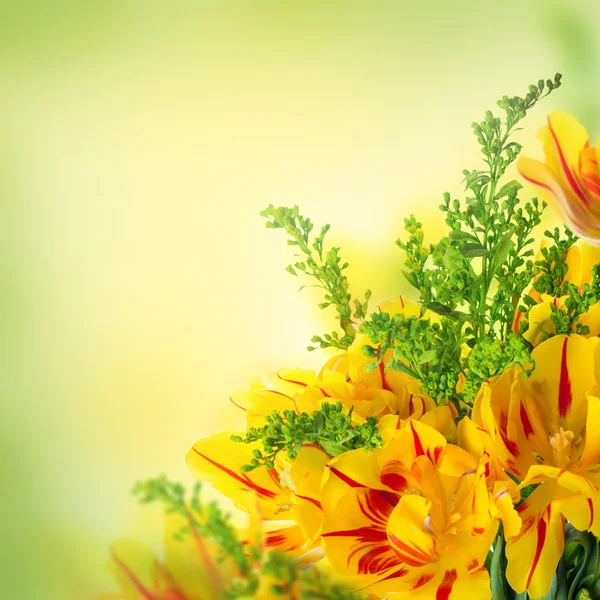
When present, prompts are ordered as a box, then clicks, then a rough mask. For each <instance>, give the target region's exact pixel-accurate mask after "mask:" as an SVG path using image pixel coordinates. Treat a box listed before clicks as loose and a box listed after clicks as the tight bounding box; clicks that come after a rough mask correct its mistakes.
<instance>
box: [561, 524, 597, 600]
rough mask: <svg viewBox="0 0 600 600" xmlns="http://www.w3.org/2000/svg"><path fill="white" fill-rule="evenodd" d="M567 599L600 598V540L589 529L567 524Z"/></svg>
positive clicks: (565, 558) (565, 557) (564, 557)
mask: <svg viewBox="0 0 600 600" xmlns="http://www.w3.org/2000/svg"><path fill="white" fill-rule="evenodd" d="M563 561H564V563H565V566H566V576H567V588H568V595H567V596H566V600H586V599H587V598H590V599H591V598H600V540H598V538H596V537H595V536H594V535H593V534H591V533H590V532H587V531H577V530H576V529H575V528H574V527H573V526H571V525H570V524H569V525H567V533H566V539H565V553H564V556H563Z"/></svg>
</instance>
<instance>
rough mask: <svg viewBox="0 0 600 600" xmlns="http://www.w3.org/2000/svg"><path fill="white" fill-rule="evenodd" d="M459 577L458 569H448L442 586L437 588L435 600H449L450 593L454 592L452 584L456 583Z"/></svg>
mask: <svg viewBox="0 0 600 600" xmlns="http://www.w3.org/2000/svg"><path fill="white" fill-rule="evenodd" d="M457 577H458V575H457V573H456V569H452V570H451V571H446V573H445V574H444V579H443V580H442V583H441V584H440V587H439V588H438V589H437V593H436V595H435V600H449V598H450V594H451V593H452V586H453V585H454V582H455V581H456V579H457Z"/></svg>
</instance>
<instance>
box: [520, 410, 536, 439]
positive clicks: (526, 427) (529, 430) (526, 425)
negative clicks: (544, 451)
mask: <svg viewBox="0 0 600 600" xmlns="http://www.w3.org/2000/svg"><path fill="white" fill-rule="evenodd" d="M520 414H521V423H522V424H523V431H524V432H525V437H526V438H529V436H530V435H532V434H533V427H532V426H531V421H530V420H529V417H528V416H527V411H526V410H525V406H524V405H523V403H522V402H521V410H520Z"/></svg>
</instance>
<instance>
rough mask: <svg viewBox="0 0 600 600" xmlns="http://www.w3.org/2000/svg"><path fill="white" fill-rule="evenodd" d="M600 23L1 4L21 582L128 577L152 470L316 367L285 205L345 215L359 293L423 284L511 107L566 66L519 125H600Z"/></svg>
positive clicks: (393, 11) (13, 459)
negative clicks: (135, 488) (144, 484)
mask: <svg viewBox="0 0 600 600" xmlns="http://www.w3.org/2000/svg"><path fill="white" fill-rule="evenodd" d="M599 26H600V4H599V3H597V2H595V1H589V2H581V1H577V2H553V1H548V0H545V1H544V2H541V1H540V2H538V1H532V2H523V1H522V0H517V1H514V0H505V1H504V2H502V3H497V2H480V1H470V2H464V1H463V2H461V1H455V2H445V1H437V2H434V1H425V2H418V3H414V2H402V1H397V2H381V1H371V2H357V1H352V0H346V1H342V0H331V1H328V2H323V1H321V0H319V1H315V0H304V1H303V2H292V1H289V2H286V1H281V0H279V1H275V0H271V1H268V0H263V1H260V0H255V1H250V0H247V1H241V0H240V1H230V2H227V1H224V2H204V1H196V2H193V1H177V0H174V1H172V2H158V1H153V0H104V1H103V2H88V1H81V0H79V1H62V2H59V1H56V0H41V1H37V2H36V1H30V2H21V1H19V0H1V1H0V45H1V46H2V52H1V53H0V82H1V86H0V156H1V161H0V168H1V177H0V207H1V213H0V215H1V217H0V248H1V252H0V275H1V277H0V286H1V296H0V323H1V324H2V335H1V336H0V348H1V352H2V356H1V361H0V369H1V373H2V375H1V378H0V391H1V402H2V407H3V410H2V418H1V420H0V428H1V431H0V433H1V438H0V443H1V449H2V458H1V459H0V465H1V466H2V470H3V479H2V490H1V492H0V498H1V499H0V509H1V510H2V515H3V519H2V521H3V531H4V533H5V535H4V537H3V540H2V543H1V544H0V547H1V549H0V564H1V565H2V566H1V567H0V568H1V569H2V570H3V571H5V573H4V574H3V575H2V592H1V593H0V595H2V597H6V598H11V599H18V600H21V599H23V600H37V599H38V598H39V599H43V600H54V599H60V600H62V599H63V598H64V599H67V600H71V599H84V600H87V599H91V598H94V596H95V595H96V594H97V593H98V592H100V591H110V590H113V589H114V584H113V583H112V581H111V578H110V575H109V574H108V572H107V571H106V569H105V563H106V560H107V548H108V545H109V544H110V542H111V541H112V540H113V539H114V538H117V537H136V538H138V539H140V540H142V541H145V542H147V543H148V544H150V545H151V546H153V547H154V548H156V549H157V550H159V549H160V546H161V521H160V518H159V515H158V512H157V511H154V510H153V509H152V508H148V509H139V508H138V507H137V506H136V504H135V502H134V501H133V500H132V499H131V498H130V496H129V490H130V488H131V485H132V483H133V482H134V481H135V480H136V479H138V478H141V477H149V476H153V475H156V474H159V473H162V472H166V473H168V474H169V475H171V476H173V477H175V478H179V479H181V480H182V481H189V476H188V473H187V471H186V467H185V464H184V456H185V453H186V451H187V449H188V447H189V446H190V444H191V443H192V442H194V441H195V439H197V438H198V437H201V436H203V435H207V434H209V433H211V432H213V431H216V430H218V429H233V428H235V427H236V426H238V425H239V424H240V418H239V416H238V415H237V414H236V413H235V412H234V411H233V409H232V408H231V406H230V405H229V402H228V396H229V394H230V393H232V392H233V391H235V390H237V389H240V388H243V387H244V386H245V384H246V381H247V380H248V378H249V377H251V376H254V375H265V374H266V373H268V372H269V371H272V370H276V369H278V368H280V367H284V366H304V367H318V366H319V364H320V362H321V361H322V360H323V356H322V355H319V353H312V354H309V353H307V352H306V351H305V348H306V345H307V343H308V341H309V339H310V336H311V335H312V334H314V333H322V332H323V331H324V330H326V329H327V328H329V327H330V326H331V325H332V322H331V321H330V320H329V316H328V315H327V314H326V313H323V312H321V311H319V310H318V309H317V308H316V304H315V300H316V296H315V295H314V292H311V291H310V290H309V291H304V292H302V293H297V288H298V285H299V284H298V281H296V280H294V279H292V277H290V276H289V275H288V274H287V273H285V271H284V269H285V266H286V265H287V264H288V263H289V262H290V259H291V249H290V248H289V247H288V246H286V245H285V242H284V239H283V237H282V235H280V233H281V232H270V231H267V230H265V229H264V223H263V219H261V217H259V216H258V213H259V211H260V210H261V209H262V208H264V207H265V206H266V205H267V204H269V203H273V204H285V205H293V204H299V205H300V206H301V208H302V210H303V211H304V213H305V214H307V215H310V216H311V217H312V219H313V221H315V222H316V223H317V225H321V224H323V223H332V225H333V229H332V232H331V234H330V241H331V242H332V243H335V244H339V245H341V246H342V248H343V256H344V258H345V259H347V260H348V261H349V262H350V263H351V268H350V270H349V276H350V278H351V281H352V283H353V288H354V291H355V292H356V293H362V292H363V291H364V290H365V289H366V288H367V287H370V288H371V289H372V290H373V294H374V298H375V299H376V300H377V299H384V298H386V297H389V296H392V295H395V294H398V293H400V292H403V291H404V292H406V291H407V290H406V285H405V284H404V283H403V281H402V279H401V275H400V269H401V258H402V257H401V255H400V252H399V250H397V248H396V247H395V245H394V240H395V239H396V238H397V237H398V235H399V234H400V232H401V227H402V218H403V217H404V216H406V215H407V214H408V213H409V212H414V213H415V214H416V215H417V216H418V217H420V218H421V219H422V220H425V221H426V222H427V224H428V226H429V227H430V230H431V231H432V241H433V240H434V238H435V235H436V232H437V231H439V230H440V227H441V224H442V219H441V216H440V215H439V214H438V213H436V207H437V205H438V204H439V202H440V198H441V194H442V193H443V192H444V191H445V190H450V191H453V192H455V193H459V192H460V187H461V179H462V176H461V170H462V169H463V168H465V167H469V168H474V167H476V166H477V165H478V155H477V145H476V142H475V139H474V137H473V136H472V134H471V131H470V123H471V121H473V120H474V119H478V118H480V117H481V116H482V114H483V112H484V111H485V109H487V108H491V107H493V106H494V102H495V101H496V100H497V99H498V98H499V97H500V96H502V95H503V94H515V93H524V92H525V91H526V89H527V85H528V84H529V83H532V82H534V81H537V79H539V78H540V77H551V76H553V74H554V73H555V72H556V71H561V72H562V73H563V74H564V86H563V88H561V89H560V90H559V91H558V92H556V93H555V94H553V96H552V97H551V98H550V99H548V100H546V101H545V102H544V104H543V105H542V106H541V107H540V108H538V109H536V110H535V111H534V112H533V113H532V114H531V116H530V117H529V119H528V120H527V122H526V130H525V131H524V132H522V134H521V141H522V142H523V143H524V144H525V146H526V150H527V152H528V153H529V154H535V155H537V154H539V148H538V147H537V145H536V142H535V131H536V130H537V128H538V127H539V126H540V125H541V124H542V123H543V121H544V119H545V115H546V113H547V112H549V111H551V110H554V109H558V108H560V109H563V110H566V111H569V112H573V113H574V114H576V115H577V116H578V117H579V118H580V120H582V121H583V122H584V123H585V124H586V126H587V127H588V131H589V132H590V134H591V137H592V140H595V139H596V137H597V136H598V134H599V133H600V37H599V33H598V32H599V31H600V27H599ZM550 220H551V217H550ZM5 594H6V595H5Z"/></svg>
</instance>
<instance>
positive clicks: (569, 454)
mask: <svg viewBox="0 0 600 600" xmlns="http://www.w3.org/2000/svg"><path fill="white" fill-rule="evenodd" d="M579 441H580V440H579V439H578V438H575V434H574V433H573V432H572V431H565V430H564V428H563V427H561V428H560V431H559V432H558V433H555V434H554V435H551V436H550V445H551V446H552V450H553V452H554V465H555V466H556V467H559V468H560V469H563V468H564V467H566V466H567V465H568V464H569V463H570V462H571V460H572V458H573V453H574V451H575V450H576V449H577V446H578V445H579Z"/></svg>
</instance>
